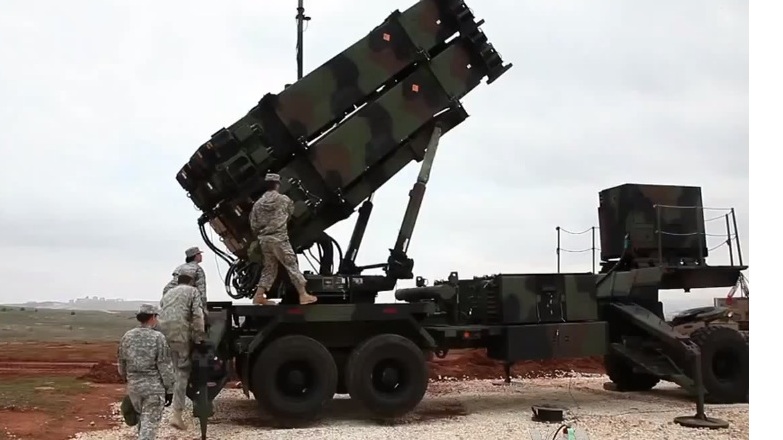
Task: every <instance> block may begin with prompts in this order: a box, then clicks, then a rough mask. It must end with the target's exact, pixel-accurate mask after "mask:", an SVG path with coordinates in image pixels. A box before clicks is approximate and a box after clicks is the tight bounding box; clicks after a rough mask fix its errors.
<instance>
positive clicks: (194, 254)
mask: <svg viewBox="0 0 783 440" xmlns="http://www.w3.org/2000/svg"><path fill="white" fill-rule="evenodd" d="M202 258H203V257H202V252H201V249H199V248H198V247H197V246H193V247H191V248H188V249H187V250H186V251H185V264H180V265H179V266H177V267H176V269H174V271H173V272H172V274H171V275H172V276H171V281H169V282H168V284H166V286H164V287H163V296H165V295H166V292H168V291H169V290H171V289H172V288H173V287H174V286H176V285H177V284H178V283H177V277H178V276H179V274H180V273H181V272H182V270H183V269H184V268H186V267H189V268H191V269H192V270H194V271H195V273H196V279H195V286H196V288H197V289H198V291H199V293H200V294H201V305H202V307H203V309H204V316H206V313H207V281H206V275H205V274H204V269H202V268H201V266H200V265H199V263H201V259H202ZM161 304H162V303H161Z"/></svg>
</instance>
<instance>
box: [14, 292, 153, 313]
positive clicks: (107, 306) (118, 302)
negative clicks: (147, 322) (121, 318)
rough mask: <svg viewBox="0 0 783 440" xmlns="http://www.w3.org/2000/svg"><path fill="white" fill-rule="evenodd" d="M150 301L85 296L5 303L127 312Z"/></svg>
mask: <svg viewBox="0 0 783 440" xmlns="http://www.w3.org/2000/svg"><path fill="white" fill-rule="evenodd" d="M144 303H149V301H128V300H123V299H107V298H99V297H97V296H94V297H84V298H77V299H72V300H70V301H68V302H58V301H41V302H36V301H28V302H26V303H24V304H4V305H5V306H6V307H25V308H31V309H54V310H91V311H116V312H125V311H133V310H138V309H139V307H140V306H141V305H142V304H144Z"/></svg>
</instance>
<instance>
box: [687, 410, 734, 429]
mask: <svg viewBox="0 0 783 440" xmlns="http://www.w3.org/2000/svg"><path fill="white" fill-rule="evenodd" d="M674 423H676V424H678V425H680V426H684V427H686V428H708V429H726V428H728V427H729V422H727V421H725V420H721V419H715V418H712V417H707V416H705V415H698V414H697V415H694V416H681V417H675V418H674Z"/></svg>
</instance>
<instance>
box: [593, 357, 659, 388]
mask: <svg viewBox="0 0 783 440" xmlns="http://www.w3.org/2000/svg"><path fill="white" fill-rule="evenodd" d="M604 369H605V370H606V375H607V376H609V380H611V381H612V383H614V384H615V385H616V386H617V391H648V390H650V389H652V388H653V387H654V386H655V385H657V384H658V382H660V379H659V378H658V377H657V376H653V375H652V374H645V373H637V372H635V371H633V366H632V365H631V363H630V362H629V361H628V360H626V359H625V358H623V357H622V356H620V355H618V354H615V353H607V354H606V355H604Z"/></svg>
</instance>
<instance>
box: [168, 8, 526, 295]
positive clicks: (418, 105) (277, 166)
mask: <svg viewBox="0 0 783 440" xmlns="http://www.w3.org/2000/svg"><path fill="white" fill-rule="evenodd" d="M482 23H483V21H476V20H475V17H474V16H473V14H472V12H471V11H470V10H469V9H468V7H467V5H466V4H465V2H464V1H461V0H421V1H419V2H418V3H416V4H414V5H413V6H411V7H410V8H408V9H407V10H405V11H404V12H399V11H395V12H393V13H392V14H391V15H389V17H387V18H386V20H384V21H383V23H381V24H380V25H379V26H377V27H376V28H374V29H373V30H372V31H370V33H369V34H368V35H366V36H365V37H364V38H362V39H360V40H359V41H357V42H356V43H355V44H353V45H352V46H350V47H349V48H348V49H346V50H345V51H343V52H341V53H340V54H338V55H336V56H335V57H333V58H332V59H330V60H329V61H327V62H326V63H324V64H323V65H321V66H320V67H318V68H317V69H315V70H313V71H312V72H310V73H309V74H308V75H306V76H304V77H303V78H302V79H301V80H299V81H297V82H296V83H294V84H291V85H290V86H288V87H286V88H285V89H284V90H283V91H281V92H280V93H279V94H266V95H264V96H263V97H262V98H261V100H260V101H259V102H258V105H256V106H255V107H254V108H252V109H251V110H250V111H249V112H248V113H247V115H245V116H244V117H242V118H241V119H239V120H238V121H237V122H235V123H234V124H232V125H231V126H229V127H228V128H222V129H220V130H219V131H218V132H216V133H215V134H214V135H213V136H212V138H211V139H210V140H209V141H208V142H207V143H205V144H204V145H202V146H201V147H200V148H199V149H198V150H197V151H196V153H195V154H194V155H193V156H192V157H191V159H190V161H189V162H188V163H187V164H186V165H185V166H184V167H183V168H182V169H181V170H180V172H179V174H178V175H177V180H178V181H179V183H180V185H181V186H182V187H183V188H184V189H185V190H186V191H187V192H188V194H189V197H190V198H191V199H192V200H193V202H194V203H195V205H196V206H197V207H198V208H199V209H200V210H201V211H202V212H203V213H204V214H203V215H202V217H201V218H200V221H199V224H200V227H201V229H202V237H203V238H204V240H205V241H206V243H207V245H208V246H209V247H210V248H212V249H213V250H214V251H215V252H216V253H217V254H218V255H219V256H220V257H221V258H223V259H224V260H226V261H227V262H228V263H229V264H231V265H232V270H230V271H229V275H228V276H227V280H226V285H227V286H228V285H233V286H234V287H235V288H236V289H237V290H239V292H238V294H233V293H231V292H229V293H230V294H232V296H234V297H236V298H238V297H243V296H249V295H251V294H252V291H253V290H254V287H255V285H254V283H255V279H257V277H258V276H259V275H260V264H262V261H261V260H260V259H259V255H258V252H257V249H256V248H257V245H255V244H254V242H255V239H256V237H254V236H253V234H252V232H251V230H250V227H249V223H248V214H249V213H250V209H251V207H252V205H253V202H254V201H255V200H256V199H258V197H260V195H261V194H262V193H263V189H262V186H263V176H264V175H265V174H266V173H267V172H275V173H278V174H280V176H281V180H282V185H281V192H283V193H285V194H287V195H288V196H289V197H291V199H292V200H294V202H295V210H294V214H293V215H292V217H291V219H290V224H289V236H290V238H291V244H292V246H293V247H294V249H295V250H296V251H297V252H303V251H305V250H307V249H309V248H311V247H312V246H313V245H318V247H319V249H320V250H321V254H322V260H324V259H330V260H331V258H330V256H332V255H333V251H332V250H331V249H327V248H331V247H332V245H333V244H334V245H336V246H337V249H338V251H339V253H340V254H342V250H341V249H340V248H339V245H337V244H336V242H335V241H334V240H333V239H332V238H331V237H329V236H328V235H327V234H326V233H325V231H326V230H327V229H328V228H329V227H331V226H333V225H334V224H336V223H338V222H340V221H342V220H344V219H346V218H348V217H349V216H350V215H351V214H352V213H353V212H354V210H355V209H356V208H357V207H358V206H359V205H360V204H361V203H362V202H364V203H365V204H364V205H363V207H362V208H361V209H360V215H359V220H358V221H357V227H356V229H355V231H354V234H353V236H352V238H351V242H350V245H349V247H348V252H347V253H346V254H345V255H341V261H340V263H339V270H338V274H341V275H347V276H348V277H349V278H350V277H354V278H351V279H354V280H358V279H356V278H355V277H357V276H359V275H360V274H361V272H362V270H364V269H368V268H373V267H381V268H383V269H385V271H386V275H385V276H384V277H383V278H384V281H383V282H381V284H382V286H380V287H383V288H379V290H377V291H381V290H389V289H392V288H393V287H394V284H395V283H396V280H397V279H402V278H412V277H413V274H412V267H413V261H412V260H410V258H408V256H407V253H406V251H407V247H408V242H409V240H410V237H411V234H412V232H413V227H414V225H415V222H416V217H417V215H418V211H419V209H420V206H421V201H422V198H423V196H424V189H425V187H426V183H427V180H428V174H429V169H430V168H431V166H432V160H433V159H434V154H435V149H436V148H437V143H438V141H439V139H440V137H441V136H443V135H444V134H446V133H448V132H449V131H450V130H451V129H453V128H454V127H456V126H457V125H459V124H460V123H462V122H463V121H464V120H465V119H466V118H467V116H468V115H467V113H466V112H465V110H464V109H463V108H462V105H461V103H460V99H461V98H462V97H463V96H465V95H466V94H467V93H469V92H471V91H472V90H473V89H474V88H475V87H476V86H478V85H479V83H480V82H481V80H482V79H483V78H485V77H486V78H487V83H491V82H493V81H494V80H495V79H497V78H498V77H500V76H501V75H502V74H503V73H505V72H506V71H507V70H508V69H509V68H511V64H503V60H502V59H501V57H500V55H499V54H498V53H497V52H496V51H495V49H494V48H493V46H492V45H491V44H490V43H489V42H488V40H487V37H486V36H485V35H484V33H483V32H482V31H481V29H480V28H479V26H481V24H482ZM422 160H424V164H423V169H422V173H421V174H420V176H419V179H418V181H417V183H416V184H415V185H414V188H413V189H412V191H411V194H410V202H409V206H408V209H407V211H406V214H405V217H404V220H403V224H402V227H401V230H400V232H399V236H398V239H397V243H396V244H395V246H394V248H393V249H391V255H390V257H389V260H388V261H387V262H386V263H384V264H378V265H372V266H364V267H357V266H356V263H355V258H356V254H357V252H358V248H359V245H360V244H361V239H362V237H363V234H364V230H365V228H366V224H367V221H368V220H369V213H370V212H371V210H372V202H371V201H370V199H371V196H372V194H374V193H375V191H376V190H378V188H380V187H381V186H383V185H384V184H385V183H386V182H387V181H388V180H389V179H390V178H391V177H393V176H394V175H395V174H397V173H398V172H399V171H400V170H402V168H404V167H405V166H406V165H408V164H409V163H410V162H411V161H422ZM206 223H209V224H210V226H211V227H212V228H213V229H214V230H215V232H217V234H218V235H219V236H220V239H221V241H223V243H224V244H225V245H226V247H227V248H228V250H229V251H230V253H231V254H233V255H230V254H228V253H225V252H223V251H221V250H220V249H218V248H217V247H216V246H214V244H213V243H211V242H210V241H209V239H208V238H207V234H206V233H205V232H204V228H205V226H206ZM331 272H332V270H331V262H329V263H325V262H323V261H322V262H321V269H320V270H319V276H321V277H329V276H336V275H335V274H333V273H331ZM229 277H238V278H242V279H241V280H239V281H237V280H236V279H235V280H233V281H232V282H231V283H229V279H228V278H229ZM308 277H309V278H313V276H312V275H308ZM366 277H367V276H365V279H363V280H361V281H357V282H360V283H361V284H363V285H373V284H374V283H373V282H365V281H370V280H369V279H367V278H366ZM370 277H372V276H370ZM279 278H285V276H283V277H279ZM338 278H339V277H338ZM327 281H328V282H327ZM343 281H345V280H343ZM343 281H340V280H337V278H335V279H334V280H322V279H318V280H316V281H315V282H316V284H318V283H322V282H323V283H326V284H329V285H340V286H342V284H341V283H343ZM349 281H350V280H349ZM349 281H345V282H349ZM376 281H378V282H380V279H379V280H376ZM386 286H388V288H386ZM376 287H378V286H376ZM373 288H374V287H373ZM373 288H370V290H372V289H373ZM335 289H336V290H335V291H336V292H343V294H345V293H346V292H347V291H349V290H351V289H352V288H351V287H350V286H348V287H345V286H342V287H338V288H335ZM318 290H319V289H318V287H317V286H315V288H314V289H313V291H314V293H316V294H318V293H319V292H318ZM377 291H376V292H375V293H377ZM343 296H345V295H343ZM348 296H350V295H348ZM372 296H373V297H374V294H373V295H372ZM347 300H348V301H352V299H350V298H349V299H347Z"/></svg>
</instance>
